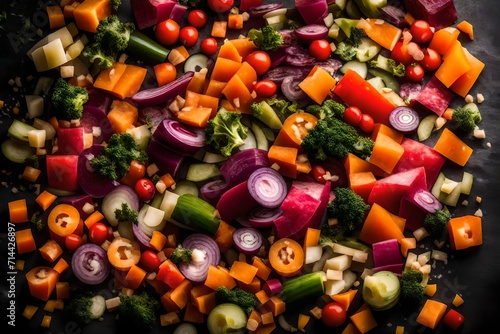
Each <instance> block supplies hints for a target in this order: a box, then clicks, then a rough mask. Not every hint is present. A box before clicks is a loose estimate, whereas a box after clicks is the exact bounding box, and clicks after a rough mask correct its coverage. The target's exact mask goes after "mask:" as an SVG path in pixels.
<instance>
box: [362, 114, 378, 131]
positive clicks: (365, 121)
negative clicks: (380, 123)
mask: <svg viewBox="0 0 500 334" xmlns="http://www.w3.org/2000/svg"><path fill="white" fill-rule="evenodd" d="M374 127H375V121H374V120H373V117H372V116H371V115H368V114H363V115H361V122H360V123H359V128H360V129H361V131H363V132H365V133H372V132H373V128H374Z"/></svg>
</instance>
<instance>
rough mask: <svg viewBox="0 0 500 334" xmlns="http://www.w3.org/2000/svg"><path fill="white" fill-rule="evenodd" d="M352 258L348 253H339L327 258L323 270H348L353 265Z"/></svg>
mask: <svg viewBox="0 0 500 334" xmlns="http://www.w3.org/2000/svg"><path fill="white" fill-rule="evenodd" d="M351 262H352V258H351V257H350V256H347V255H344V254H343V255H339V256H335V257H332V258H330V259H328V260H326V262H325V265H324V267H323V271H325V272H326V271H327V270H328V269H333V270H346V269H347V268H349V267H350V266H351Z"/></svg>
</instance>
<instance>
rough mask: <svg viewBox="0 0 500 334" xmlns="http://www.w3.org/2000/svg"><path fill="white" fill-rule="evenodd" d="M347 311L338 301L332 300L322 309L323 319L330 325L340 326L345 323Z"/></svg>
mask: <svg viewBox="0 0 500 334" xmlns="http://www.w3.org/2000/svg"><path fill="white" fill-rule="evenodd" d="M346 319H347V312H346V310H344V308H343V307H342V305H340V304H339V303H337V302H330V303H328V304H326V305H325V306H324V307H323V310H322V311H321V320H323V323H324V324H325V325H326V326H328V327H339V326H341V325H343V324H344V323H345V321H346Z"/></svg>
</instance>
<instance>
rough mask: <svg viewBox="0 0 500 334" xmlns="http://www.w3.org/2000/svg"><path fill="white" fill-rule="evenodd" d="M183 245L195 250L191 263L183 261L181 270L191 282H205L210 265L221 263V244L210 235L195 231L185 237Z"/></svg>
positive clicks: (180, 266)
mask: <svg viewBox="0 0 500 334" xmlns="http://www.w3.org/2000/svg"><path fill="white" fill-rule="evenodd" d="M182 247H184V248H187V249H190V250H191V251H192V252H193V259H192V261H191V262H190V263H181V264H180V265H179V270H180V271H181V273H182V274H183V275H184V276H185V277H186V278H187V279H188V280H190V281H191V282H194V283H203V282H204V281H205V279H206V278H207V274H208V268H209V267H210V265H213V266H217V265H219V262H220V259H221V255H220V249H219V246H218V245H217V243H216V242H215V241H214V239H212V238H211V237H209V236H208V235H206V234H203V233H193V234H190V235H188V236H187V237H186V238H185V239H184V241H183V242H182Z"/></svg>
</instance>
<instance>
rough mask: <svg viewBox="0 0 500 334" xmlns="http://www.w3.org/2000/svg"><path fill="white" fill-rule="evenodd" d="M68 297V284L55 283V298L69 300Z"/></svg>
mask: <svg viewBox="0 0 500 334" xmlns="http://www.w3.org/2000/svg"><path fill="white" fill-rule="evenodd" d="M69 297H70V285H69V282H57V283H56V298H57V299H61V300H63V299H69Z"/></svg>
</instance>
